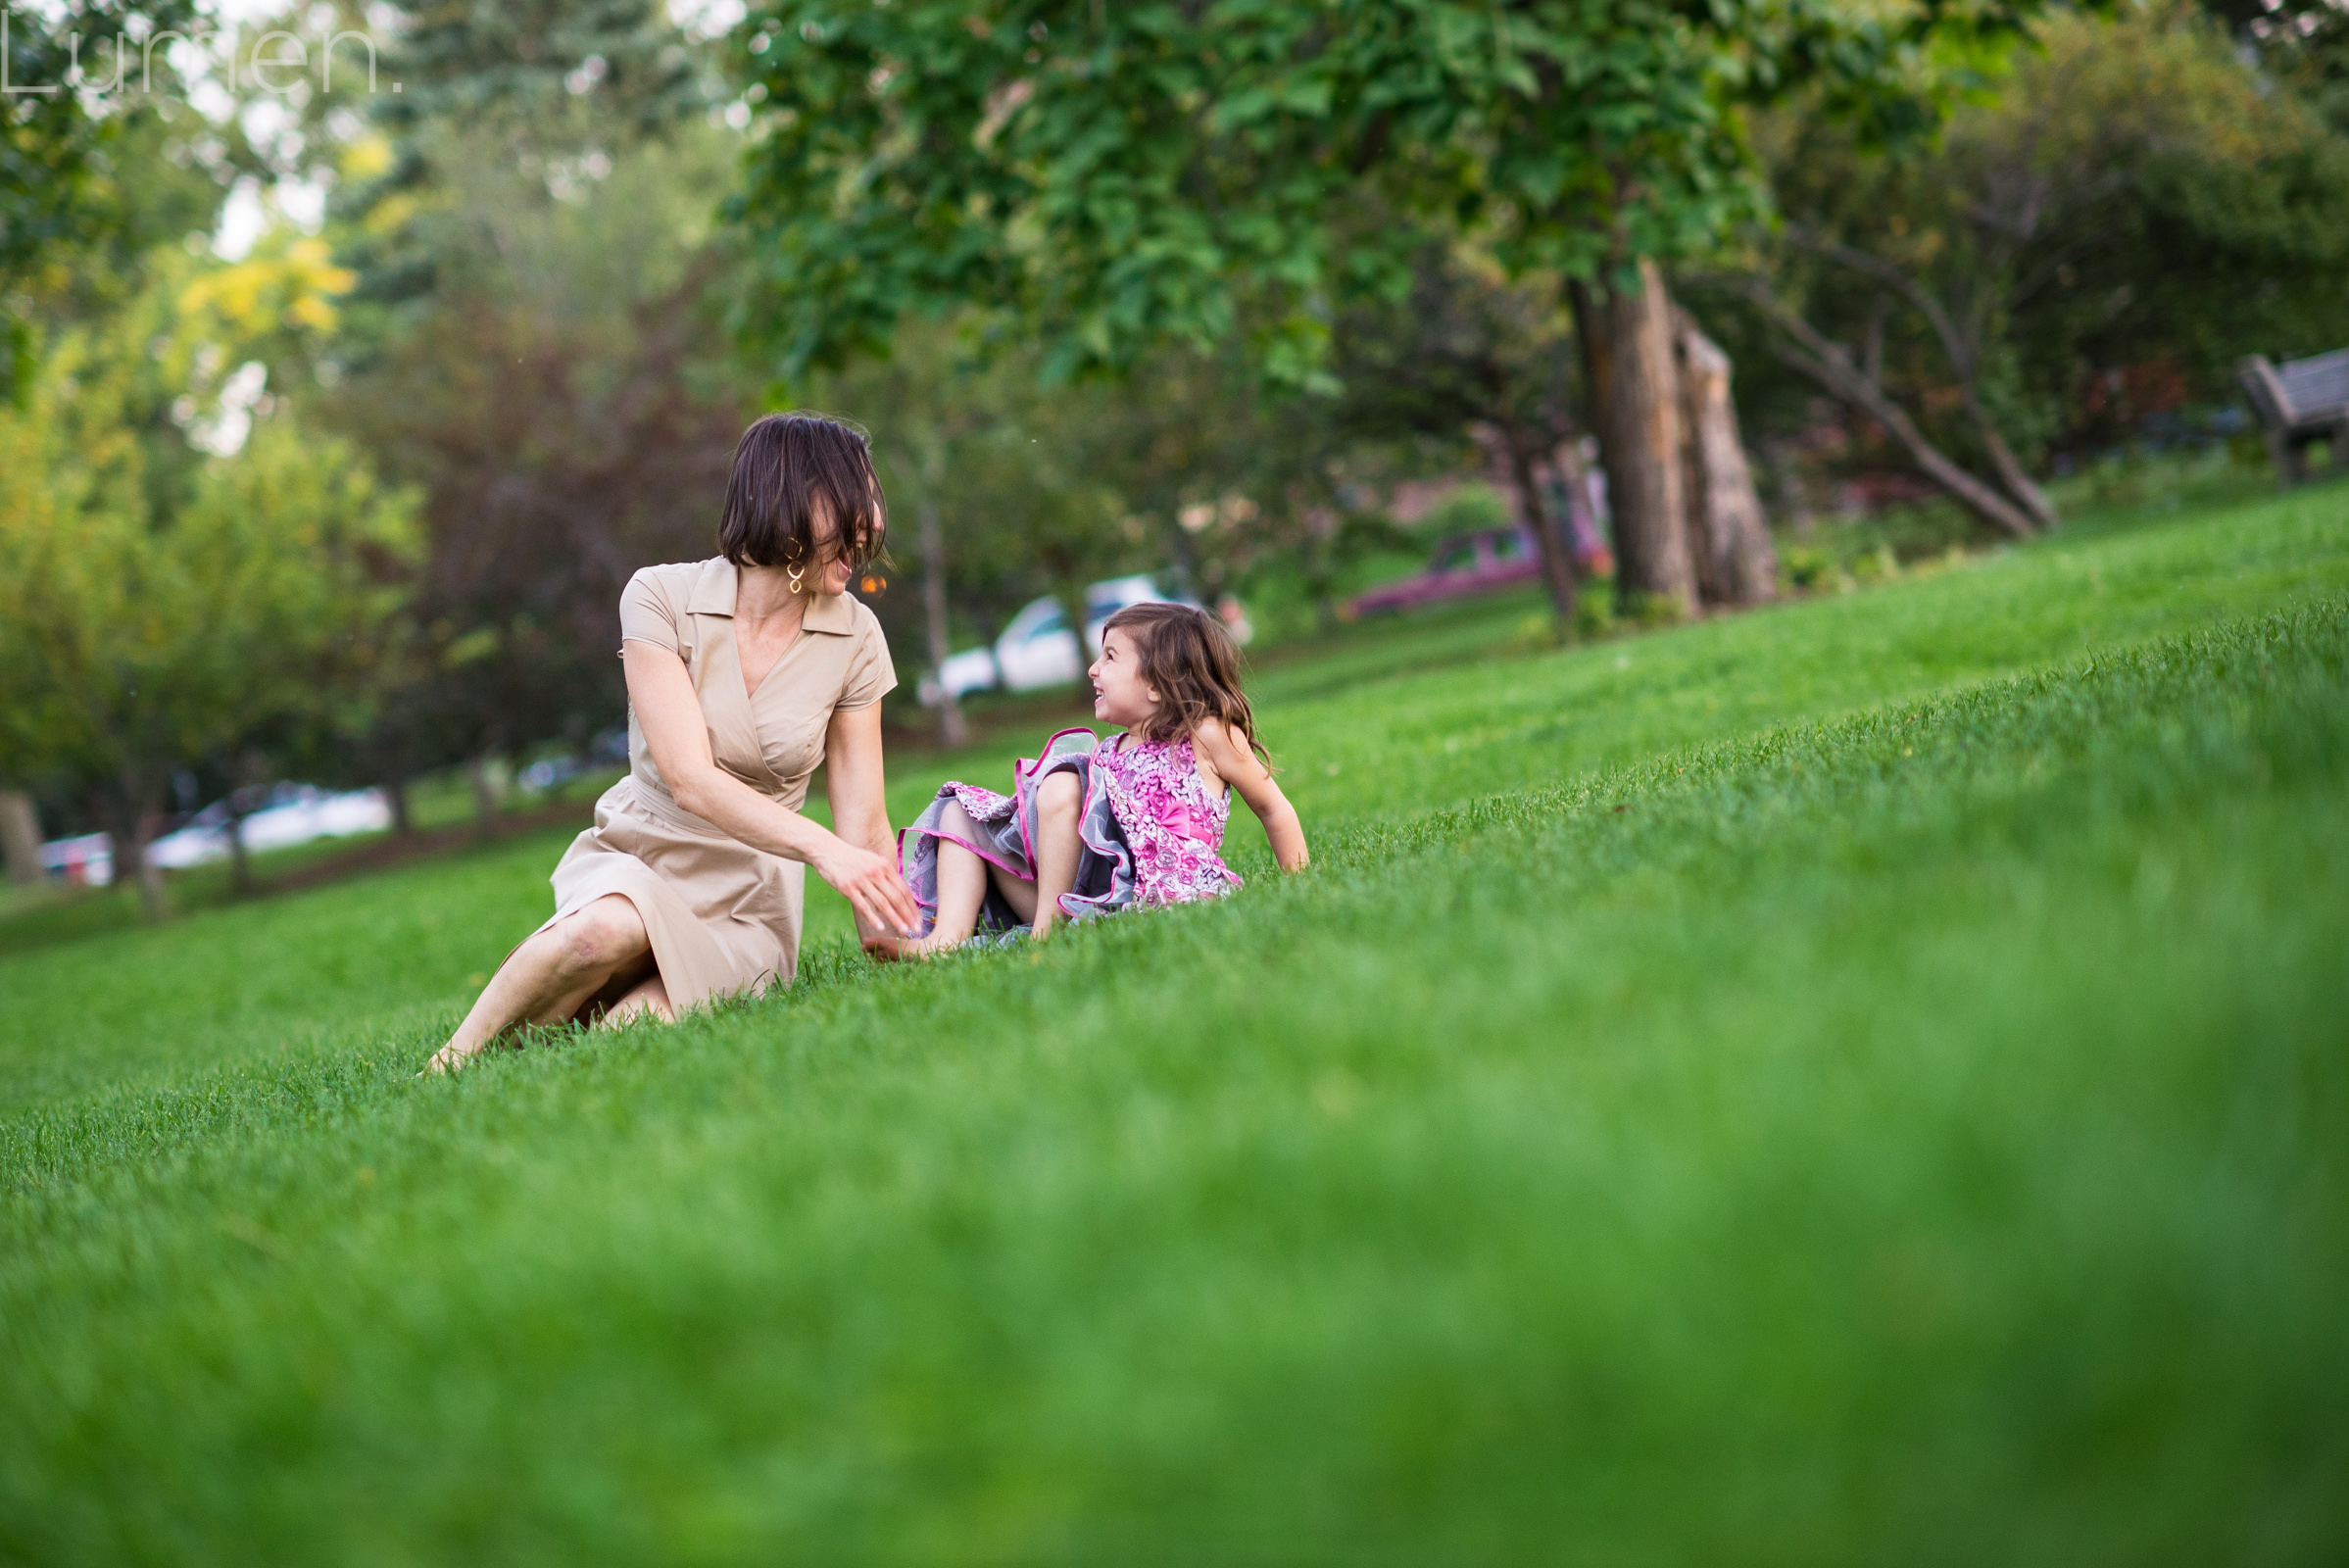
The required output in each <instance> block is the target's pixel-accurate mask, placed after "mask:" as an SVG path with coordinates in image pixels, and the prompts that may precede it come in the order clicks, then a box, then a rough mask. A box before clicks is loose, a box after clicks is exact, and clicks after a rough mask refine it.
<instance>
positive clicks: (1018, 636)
mask: <svg viewBox="0 0 2349 1568" xmlns="http://www.w3.org/2000/svg"><path fill="white" fill-rule="evenodd" d="M1151 604H1177V605H1190V606H1192V607H1193V608H1195V609H1196V608H1198V607H1199V601H1198V600H1196V599H1192V598H1189V597H1187V596H1185V595H1182V594H1165V593H1160V592H1159V591H1158V584H1157V583H1156V581H1155V580H1153V579H1152V578H1150V577H1147V576H1133V577H1113V578H1111V579H1110V580H1108V581H1107V582H1097V583H1095V584H1094V585H1093V586H1092V587H1090V588H1088V589H1086V590H1085V641H1084V644H1083V645H1082V646H1081V647H1080V646H1079V644H1078V642H1077V639H1076V637H1075V635H1074V634H1073V633H1071V632H1070V631H1069V629H1068V612H1067V611H1065V610H1063V609H1062V608H1061V606H1060V601H1059V600H1057V599H1054V598H1052V596H1050V595H1047V596H1046V597H1044V598H1042V599H1032V600H1030V601H1029V602H1028V603H1027V604H1026V605H1024V606H1022V607H1021V608H1020V612H1019V613H1018V614H1016V615H1013V616H1012V617H1011V624H1010V625H1008V626H1005V627H1004V628H1003V635H1002V636H1001V637H998V638H997V639H996V640H995V646H994V647H993V648H969V649H965V650H963V651H962V652H961V653H959V654H954V655H951V656H950V657H949V658H948V659H947V661H946V662H945V663H943V664H941V665H939V666H938V673H937V674H935V675H932V676H928V677H925V678H924V679H923V681H922V684H921V697H922V701H923V702H924V703H930V704H935V703H936V702H937V701H938V700H939V695H938V694H939V693H940V692H942V691H943V692H948V693H951V694H953V695H954V696H956V697H963V696H967V695H968V694H970V693H972V692H983V691H989V690H992V689H994V688H996V687H998V686H1000V687H1002V688H1003V690H1005V691H1013V692H1032V691H1036V690H1038V689H1040V688H1042V687H1046V686H1072V685H1074V684H1076V683H1077V682H1078V681H1079V680H1082V679H1083V678H1084V675H1085V666H1086V665H1087V664H1088V663H1090V662H1092V661H1093V659H1094V658H1095V656H1097V655H1099V654H1100V653H1101V625H1102V623H1103V622H1104V621H1106V620H1107V619H1108V618H1109V617H1110V616H1111V615H1114V614H1116V613H1118V612H1119V611H1121V610H1123V609H1125V608H1126V607H1127V606H1128V605H1151Z"/></svg>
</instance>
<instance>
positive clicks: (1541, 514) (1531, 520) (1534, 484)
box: [1500, 425, 1574, 626]
mask: <svg viewBox="0 0 2349 1568" xmlns="http://www.w3.org/2000/svg"><path fill="white" fill-rule="evenodd" d="M1500 438H1501V442H1502V444H1503V445H1504V446H1506V447H1507V448H1508V453H1509V477H1510V478H1511V479H1513V480H1515V481H1516V484H1517V499H1518V505H1519V507H1520V508H1522V509H1523V511H1524V513H1525V520H1526V523H1527V525H1528V526H1530V527H1531V528H1532V529H1533V530H1534V546H1535V548H1536V549H1537V550H1538V551H1540V552H1541V556H1542V586H1543V587H1544V588H1546V589H1548V590H1549V608H1550V610H1551V611H1552V612H1554V613H1556V615H1557V617H1558V624H1559V625H1561V626H1572V625H1573V624H1574V558H1573V557H1572V556H1571V555H1570V554H1569V553H1568V551H1567V548H1566V529H1565V526H1564V521H1565V519H1563V518H1559V517H1552V516H1551V515H1549V505H1548V503H1547V501H1546V500H1545V499H1544V498H1543V496H1542V480H1541V476H1540V475H1539V474H1538V473H1537V472H1536V471H1535V468H1534V459H1533V454H1532V453H1530V452H1529V451H1527V450H1526V449H1527V446H1528V445H1529V442H1528V439H1527V437H1526V434H1525V432H1524V431H1522V430H1520V429H1518V428H1517V427H1516V426H1515V425H1504V426H1503V427H1502V429H1501V432H1500Z"/></svg>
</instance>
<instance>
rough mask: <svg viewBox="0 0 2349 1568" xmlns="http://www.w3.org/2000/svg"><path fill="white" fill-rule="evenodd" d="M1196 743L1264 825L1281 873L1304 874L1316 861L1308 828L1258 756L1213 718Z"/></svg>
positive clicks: (1222, 777) (1213, 766)
mask: <svg viewBox="0 0 2349 1568" xmlns="http://www.w3.org/2000/svg"><path fill="white" fill-rule="evenodd" d="M1195 740H1196V743H1197V749H1198V750H1199V752H1200V753H1202V754H1204V756H1205V758H1206V762H1207V765H1208V766H1209V767H1211V768H1213V769H1214V770H1215V776H1216V777H1217V778H1219V779H1221V780H1223V782H1225V783H1227V784H1229V785H1231V786H1232V788H1234V789H1236V790H1238V791H1239V792H1240V798H1241V799H1242V800H1244V801H1246V802H1248V809H1249V810H1251V811H1253V812H1255V813H1256V820H1257V821H1259V822H1262V823H1263V824H1264V837H1265V838H1266V839H1267V840H1269V841H1270V842H1271V844H1272V858H1273V859H1274V860H1276V861H1278V862H1279V863H1280V867H1281V869H1282V870H1284V871H1301V870H1303V869H1304V868H1305V866H1306V865H1307V864H1308V863H1310V861H1311V860H1312V856H1311V855H1310V854H1309V853H1308V852H1307V851H1306V849H1305V826H1304V824H1303V823H1302V822H1299V821H1298V820H1297V808H1296V807H1294V806H1291V805H1290V804H1289V797H1288V796H1286V795H1283V794H1282V793H1281V786H1280V785H1278V784H1276V783H1274V782H1273V777H1272V774H1271V773H1269V772H1267V771H1266V770H1265V767H1264V764H1263V763H1262V762H1260V761H1258V760H1256V754H1255V753H1254V752H1252V751H1250V750H1248V747H1246V746H1244V745H1242V744H1240V743H1239V742H1238V741H1237V740H1235V739H1234V738H1233V736H1232V732H1231V731H1230V730H1229V729H1226V728H1225V727H1224V725H1223V724H1222V723H1221V721H1219V720H1216V719H1212V718H1210V719H1208V720H1206V721H1205V722H1204V723H1202V724H1200V725H1199V732H1198V734H1197V736H1196V737H1195Z"/></svg>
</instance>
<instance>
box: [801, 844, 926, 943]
mask: <svg viewBox="0 0 2349 1568" xmlns="http://www.w3.org/2000/svg"><path fill="white" fill-rule="evenodd" d="M807 863H808V864H810V865H812V866H814V867H815V874H816V875H817V876H820V877H822V878H823V879H824V880H825V881H826V882H829V883H830V884H831V885H832V886H833V887H835V888H837V889H838V890H839V891H840V896H841V897H842V898H844V899H847V900H848V901H849V907H851V908H853V909H855V910H856V923H857V924H858V925H859V926H861V927H863V928H864V929H865V930H867V931H880V932H886V933H887V934H889V935H891V936H898V937H909V936H911V935H913V933H914V931H915V930H916V929H917V928H919V926H920V925H921V907H920V906H918V905H916V904H915V903H914V902H913V890H912V889H911V888H908V887H907V886H905V877H904V876H903V875H901V874H900V873H899V871H898V866H897V862H896V861H895V860H890V859H884V858H882V857H880V856H878V855H875V854H873V852H872V851H870V850H860V849H858V848H856V845H854V844H850V843H848V842H847V841H845V840H843V839H838V838H835V839H834V840H833V841H832V842H831V843H830V844H829V845H827V846H825V847H824V848H823V849H822V850H820V851H818V852H817V853H816V854H814V855H812V856H810V857H808V860H807Z"/></svg>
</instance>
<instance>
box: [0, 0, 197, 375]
mask: <svg viewBox="0 0 2349 1568" xmlns="http://www.w3.org/2000/svg"><path fill="white" fill-rule="evenodd" d="M190 10H191V8H190V7H189V6H188V5H186V4H183V3H177V0H162V3H159V4H148V5H130V6H123V5H112V4H107V3H106V0H67V3H64V4H58V5H47V6H41V7H39V8H37V9H36V8H32V7H24V6H14V5H11V6H7V7H5V8H0V16H5V18H6V25H7V34H6V37H7V44H8V51H7V54H8V77H9V88H10V90H9V94H8V97H7V98H6V99H4V100H0V397H13V396H15V395H17V393H18V392H19V391H20V390H21V388H22V383H23V382H24V380H25V379H26V378H27V377H28V376H29V375H30V374H31V373H32V368H33V367H32V350H33V345H34V340H35V331H34V322H33V321H32V320H30V319H27V318H26V316H25V314H24V311H23V310H22V308H21V307H19V306H18V305H17V299H18V296H19V295H20V294H22V293H23V292H24V288H25V285H27V284H28V283H29V284H34V285H36V286H37V284H38V283H39V281H40V276H39V274H41V273H42V272H43V271H45V270H48V269H50V268H51V267H53V266H55V265H56V263H57V262H58V261H59V260H60V259H61V258H62V257H64V256H68V255H71V254H73V252H75V251H77V250H81V249H84V248H87V247H89V246H91V245H95V244H102V243H103V242H104V241H105V240H106V239H108V238H109V237H110V236H112V235H115V234H117V233H119V232H120V231H122V229H123V228H125V227H128V226H130V225H131V224H133V223H134V221H135V215H134V213H133V212H132V211H131V210H130V209H129V208H127V207H126V206H125V204H124V203H123V202H122V200H121V199H120V196H121V193H120V190H119V185H118V181H117V179H116V177H115V174H116V169H115V159H116V158H117V157H119V156H120V155H121V154H122V153H123V152H125V151H129V152H130V153H131V154H132V156H134V157H135V156H136V153H137V151H138V149H137V148H136V147H135V145H133V144H135V143H136V142H137V141H138V140H140V139H141V138H140V135H139V133H140V132H141V131H142V130H151V129H152V126H153V123H154V117H153V114H152V111H151V110H146V109H144V108H141V109H138V110H134V111H132V112H130V113H122V112H119V111H118V112H112V113H107V112H100V110H99V108H98V106H96V105H95V104H93V102H92V100H91V99H90V98H88V97H85V96H84V95H83V94H82V93H80V92H78V91H75V90H73V87H72V86H71V85H70V84H69V79H70V77H71V74H72V71H73V63H74V60H75V57H76V54H77V53H78V51H79V49H80V48H81V47H82V46H83V45H85V44H86V45H90V46H91V47H90V50H89V60H90V62H91V63H92V64H93V65H94V64H95V62H96V61H98V60H99V59H101V58H103V55H102V54H101V52H100V50H99V49H98V48H97V47H95V45H96V43H97V40H98V39H99V37H100V35H101V34H104V35H105V36H106V37H107V39H109V40H110V41H111V40H119V39H120V38H121V37H122V33H123V31H124V29H125V28H127V27H130V26H131V25H133V24H134V23H136V24H137V25H139V26H140V27H141V28H142V29H143V30H145V31H147V32H148V33H150V34H151V33H152V32H154V31H158V30H161V29H164V28H169V27H175V26H179V25H183V24H184V23H185V21H186V19H187V17H188V15H189V13H190ZM114 47H115V48H116V49H117V50H118V51H119V49H120V44H119V42H118V43H115V44H114Z"/></svg>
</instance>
